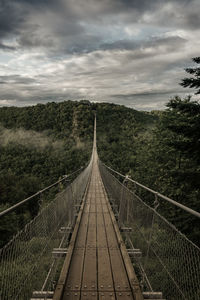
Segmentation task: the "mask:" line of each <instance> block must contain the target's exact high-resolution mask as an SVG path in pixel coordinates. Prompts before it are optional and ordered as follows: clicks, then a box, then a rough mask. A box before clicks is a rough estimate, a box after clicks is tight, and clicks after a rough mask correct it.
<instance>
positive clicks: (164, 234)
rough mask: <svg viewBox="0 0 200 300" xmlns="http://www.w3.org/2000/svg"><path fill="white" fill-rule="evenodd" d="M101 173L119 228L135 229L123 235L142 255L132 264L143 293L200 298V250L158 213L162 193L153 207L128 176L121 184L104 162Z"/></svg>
mask: <svg viewBox="0 0 200 300" xmlns="http://www.w3.org/2000/svg"><path fill="white" fill-rule="evenodd" d="M100 172H101V175H102V179H103V182H104V185H105V188H106V191H107V193H108V196H109V199H110V202H111V204H112V207H113V208H114V210H115V213H116V215H118V223H119V227H121V226H123V227H129V228H132V231H131V232H129V233H128V232H126V233H123V236H124V239H125V242H126V245H127V248H137V249H140V251H141V253H142V255H141V257H138V256H136V257H133V264H134V266H135V269H136V271H137V275H138V277H139V280H140V283H141V287H142V288H143V290H144V291H160V292H162V293H163V298H164V299H167V300H179V299H180V300H183V299H187V300H198V299H200V249H199V248H198V247H197V246H196V245H195V244H194V243H192V242H191V241H190V240H189V239H188V238H187V237H186V236H185V235H183V234H182V233H181V232H180V231H178V230H177V229H176V228H175V226H173V225H172V224H171V223H169V222H168V221H167V220H166V219H165V218H164V217H163V216H161V214H160V213H158V211H157V209H158V205H159V201H158V200H159V197H158V195H159V194H158V193H155V194H154V195H153V199H154V200H153V207H150V206H149V205H147V204H146V203H145V202H144V201H143V200H142V199H141V197H139V196H138V195H137V192H136V186H135V183H134V182H130V181H129V179H128V178H127V177H125V176H124V178H123V179H124V181H123V183H122V182H120V181H119V180H118V179H117V178H116V176H114V175H113V174H111V173H110V171H109V169H108V167H107V166H105V165H104V164H103V163H101V162H100ZM115 175H116V174H115ZM118 175H121V174H120V173H118ZM130 189H131V190H130ZM147 189H148V188H147ZM149 193H151V190H150V189H149ZM197 218H198V213H197Z"/></svg>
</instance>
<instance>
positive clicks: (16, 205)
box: [0, 167, 84, 218]
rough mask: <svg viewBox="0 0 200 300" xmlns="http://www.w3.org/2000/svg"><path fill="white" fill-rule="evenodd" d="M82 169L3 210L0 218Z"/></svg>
mask: <svg viewBox="0 0 200 300" xmlns="http://www.w3.org/2000/svg"><path fill="white" fill-rule="evenodd" d="M83 168H84V167H81V168H79V169H78V170H76V171H74V172H73V173H71V174H69V175H64V177H63V178H61V179H59V180H58V181H56V182H55V183H53V184H51V185H49V186H47V187H46V188H44V189H42V190H40V191H38V192H37V193H35V194H33V195H31V196H29V197H28V198H26V199H24V200H22V201H20V202H18V203H16V204H15V205H13V206H11V207H9V208H7V209H5V210H3V211H2V212H0V218H1V217H3V216H5V215H6V214H8V213H10V212H11V211H13V210H14V209H15V208H17V207H19V206H21V205H22V204H24V203H26V202H28V201H29V200H31V199H33V198H34V197H36V196H38V195H40V194H42V193H43V192H45V191H47V190H49V189H50V188H52V187H54V186H55V185H57V184H59V183H60V182H62V181H64V180H66V179H67V178H69V177H71V176H72V175H74V174H76V173H78V172H79V171H81V170H82V169H83Z"/></svg>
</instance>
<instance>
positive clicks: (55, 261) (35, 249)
mask: <svg viewBox="0 0 200 300" xmlns="http://www.w3.org/2000/svg"><path fill="white" fill-rule="evenodd" d="M90 171H91V162H90V164H89V165H88V166H87V168H85V169H84V170H83V171H82V172H81V173H80V174H79V175H78V176H77V177H76V179H75V180H73V181H72V182H69V181H68V182H67V187H66V188H65V189H64V190H63V191H61V192H59V193H58V194H57V195H56V196H55V199H54V200H53V201H51V202H50V203H49V204H48V205H47V206H46V207H44V208H42V209H41V210H39V213H38V214H37V215H36V216H35V217H34V218H33V219H32V220H31V221H30V222H29V223H28V224H26V225H25V227H24V229H22V230H20V231H19V232H18V233H17V234H16V235H15V236H14V237H13V238H12V240H11V241H10V242H9V243H7V244H6V245H5V246H4V247H3V248H2V249H1V250H0V299H1V300H10V299H12V300H27V299H31V297H32V293H33V291H53V290H54V285H55V283H56V280H57V279H58V276H59V270H60V269H61V267H62V263H63V260H64V258H60V259H59V257H54V256H53V255H52V252H53V249H55V248H66V247H67V244H68V241H69V238H70V234H71V229H72V228H73V226H74V224H75V220H76V215H77V209H78V207H79V206H80V203H81V199H82V197H83V194H84V191H85V188H86V185H87V182H88V179H89V176H90ZM68 179H69V178H68V177H67V178H66V180H68ZM64 181H65V180H63V181H62V184H64ZM36 196H38V195H36ZM12 211H13V210H12ZM12 214H13V212H9V214H6V215H5V216H2V218H4V217H6V218H9V216H10V215H12ZM11 220H12V217H11Z"/></svg>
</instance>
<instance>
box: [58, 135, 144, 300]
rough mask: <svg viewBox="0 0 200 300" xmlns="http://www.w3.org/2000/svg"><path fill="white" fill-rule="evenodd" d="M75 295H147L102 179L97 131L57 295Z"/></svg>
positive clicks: (65, 298)
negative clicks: (134, 268) (139, 281)
mask: <svg viewBox="0 0 200 300" xmlns="http://www.w3.org/2000/svg"><path fill="white" fill-rule="evenodd" d="M72 299H76V300H79V299H81V300H82V299H85V300H86V299H88V300H89V299H93V300H97V299H99V300H107V299H109V300H114V299H117V300H119V299H124V300H126V299H127V300H132V299H135V300H142V299H143V296H142V293H141V291H140V288H139V284H138V281H137V278H136V276H135V273H134V270H133V267H132V264H131V261H130V258H129V256H128V253H127V251H126V247H125V245H124V243H123V240H122V238H121V235H120V232H119V229H118V226H117V222H116V220H115V217H114V214H113V212H112V209H111V206H110V204H109V201H108V197H107V194H106V191H105V188H104V185H103V182H102V179H101V175H100V171H99V167H98V156H97V152H96V132H95V135H94V147H93V166H92V172H91V178H90V180H89V184H88V187H87V190H86V194H85V197H84V200H83V203H82V206H81V209H80V212H79V215H78V217H77V222H76V225H75V228H74V231H73V234H72V238H71V242H70V245H69V248H68V254H67V257H66V260H65V262H64V265H63V269H62V271H61V275H60V279H59V281H58V284H57V287H56V290H55V293H54V298H53V300H72Z"/></svg>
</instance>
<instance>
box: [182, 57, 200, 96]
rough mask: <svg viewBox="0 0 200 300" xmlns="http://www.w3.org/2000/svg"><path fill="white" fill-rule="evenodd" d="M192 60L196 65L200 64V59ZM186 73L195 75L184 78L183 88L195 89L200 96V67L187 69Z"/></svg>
mask: <svg viewBox="0 0 200 300" xmlns="http://www.w3.org/2000/svg"><path fill="white" fill-rule="evenodd" d="M192 60H193V61H194V62H195V63H197V64H200V57H194V58H193V59H192ZM185 71H186V72H187V73H189V74H191V75H193V77H189V78H184V79H183V80H182V82H181V83H180V84H181V85H182V86H183V87H189V88H195V89H197V92H196V93H195V94H196V95H197V94H200V67H199V66H198V67H195V68H187V69H185Z"/></svg>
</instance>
